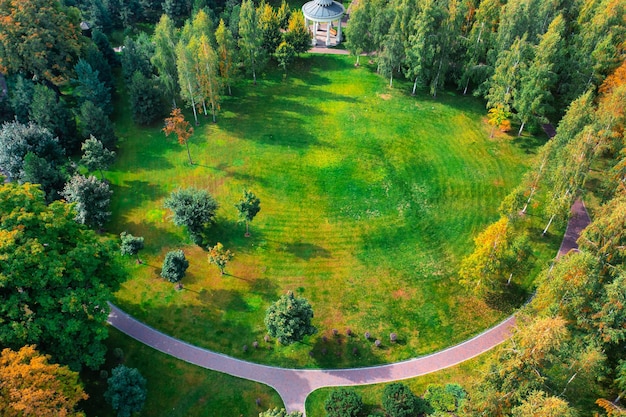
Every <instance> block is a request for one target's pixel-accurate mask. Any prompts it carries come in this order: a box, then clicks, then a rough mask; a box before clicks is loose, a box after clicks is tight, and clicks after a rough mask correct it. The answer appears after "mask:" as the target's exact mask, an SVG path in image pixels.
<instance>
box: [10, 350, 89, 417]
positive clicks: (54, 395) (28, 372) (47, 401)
mask: <svg viewBox="0 0 626 417" xmlns="http://www.w3.org/2000/svg"><path fill="white" fill-rule="evenodd" d="M49 360H50V356H47V355H42V354H41V353H39V352H37V351H36V350H35V346H32V345H29V346H24V347H22V348H20V349H19V350H18V351H13V350H11V349H8V348H7V349H3V350H2V354H1V355H0V381H2V389H0V414H2V416H4V417H21V416H25V415H36V416H39V417H57V416H59V415H62V416H66V417H84V416H85V414H84V413H83V412H81V411H77V410H76V408H77V405H78V403H79V402H80V401H81V400H86V399H87V398H88V396H87V394H85V391H84V390H83V387H82V386H81V384H80V379H79V377H78V372H73V371H71V370H70V369H69V368H68V367H67V366H61V365H58V364H55V363H49Z"/></svg>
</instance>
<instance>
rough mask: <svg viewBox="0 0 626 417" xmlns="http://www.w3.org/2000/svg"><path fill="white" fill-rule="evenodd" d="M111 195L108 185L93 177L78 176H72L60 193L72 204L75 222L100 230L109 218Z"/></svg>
mask: <svg viewBox="0 0 626 417" xmlns="http://www.w3.org/2000/svg"><path fill="white" fill-rule="evenodd" d="M112 194H113V191H111V189H110V188H109V184H108V183H106V182H104V181H101V180H99V179H97V178H96V177H94V176H93V175H92V176H89V177H84V176H82V175H80V174H76V175H74V176H73V177H72V178H71V179H70V181H69V182H68V183H67V184H65V188H63V191H62V192H61V195H62V196H63V197H65V198H66V199H67V201H68V202H69V203H74V209H75V211H76V217H75V220H76V221H77V222H78V223H80V224H84V225H87V226H89V227H92V228H98V229H100V228H102V227H103V226H104V224H105V223H106V222H107V221H108V220H109V217H110V216H111V212H110V211H108V210H109V204H110V203H111V195H112Z"/></svg>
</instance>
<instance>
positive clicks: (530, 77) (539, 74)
mask: <svg viewBox="0 0 626 417" xmlns="http://www.w3.org/2000/svg"><path fill="white" fill-rule="evenodd" d="M564 29H565V21H564V20H563V17H562V16H561V15H558V16H557V17H556V18H555V19H554V20H553V21H552V23H550V26H549V28H548V31H547V32H546V33H545V34H544V35H543V36H542V37H541V42H539V45H537V47H536V48H535V51H534V59H533V60H532V62H531V63H530V65H529V66H528V67H527V68H524V69H523V70H522V71H521V77H520V84H519V89H518V92H517V94H516V95H515V96H514V97H513V108H514V109H515V110H516V111H517V118H518V119H519V121H520V128H519V132H518V133H517V135H518V136H521V134H522V131H523V130H524V126H525V125H526V123H527V122H528V121H530V120H536V121H537V122H540V123H545V122H546V121H547V119H546V118H545V114H546V112H547V111H548V110H549V109H550V107H549V105H550V102H551V101H552V94H551V92H550V90H551V89H552V88H553V87H554V84H555V83H556V81H557V77H556V74H555V73H554V72H553V69H554V64H555V60H556V56H557V54H558V53H559V51H561V49H562V45H561V34H562V32H563V31H564Z"/></svg>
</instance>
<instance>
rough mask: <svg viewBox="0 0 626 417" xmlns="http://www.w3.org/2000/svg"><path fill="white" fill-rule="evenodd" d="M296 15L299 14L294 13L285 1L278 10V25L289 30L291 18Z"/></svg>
mask: <svg viewBox="0 0 626 417" xmlns="http://www.w3.org/2000/svg"><path fill="white" fill-rule="evenodd" d="M294 13H297V12H292V11H291V8H290V7H289V3H287V2H286V1H285V0H283V1H282V2H281V3H280V7H279V8H278V10H276V16H278V23H279V26H280V28H281V29H284V30H287V28H288V27H289V21H290V20H291V16H293V15H294Z"/></svg>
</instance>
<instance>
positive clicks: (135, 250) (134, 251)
mask: <svg viewBox="0 0 626 417" xmlns="http://www.w3.org/2000/svg"><path fill="white" fill-rule="evenodd" d="M120 239H121V243H120V252H121V253H122V255H130V256H136V257H137V263H138V264H140V263H141V259H139V251H140V250H142V249H143V237H142V236H133V235H131V234H130V233H126V232H122V233H121V234H120Z"/></svg>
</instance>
